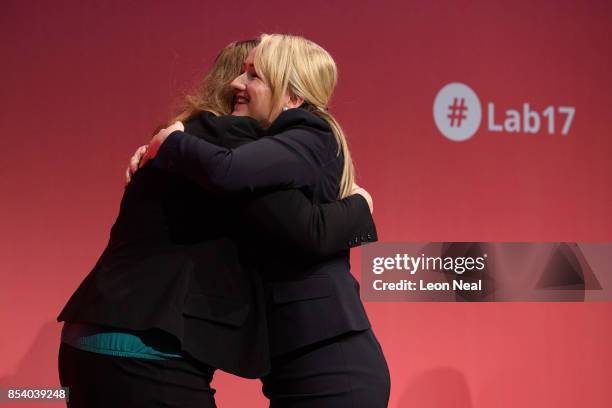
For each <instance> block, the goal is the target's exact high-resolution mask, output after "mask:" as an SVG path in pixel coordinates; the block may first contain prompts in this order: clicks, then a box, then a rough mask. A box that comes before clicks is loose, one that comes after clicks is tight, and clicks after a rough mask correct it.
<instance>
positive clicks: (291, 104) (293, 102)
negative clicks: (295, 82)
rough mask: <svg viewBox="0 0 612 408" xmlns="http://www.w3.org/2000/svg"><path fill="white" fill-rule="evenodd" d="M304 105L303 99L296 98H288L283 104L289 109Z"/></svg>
mask: <svg viewBox="0 0 612 408" xmlns="http://www.w3.org/2000/svg"><path fill="white" fill-rule="evenodd" d="M303 103H304V99H303V98H299V97H297V96H290V97H289V98H288V100H287V102H286V103H285V106H286V107H287V108H289V109H293V108H299V107H300V106H302V104H303Z"/></svg>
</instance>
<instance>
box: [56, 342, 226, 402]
mask: <svg viewBox="0 0 612 408" xmlns="http://www.w3.org/2000/svg"><path fill="white" fill-rule="evenodd" d="M213 373H214V369H213V368H211V367H208V366H206V365H204V364H201V363H199V362H197V361H195V360H190V359H182V360H149V359H142V358H131V357H114V356H109V355H104V354H98V353H90V352H88V351H83V350H79V349H76V348H74V347H72V346H69V345H67V344H65V343H61V345H60V350H59V375H60V382H61V384H62V387H69V389H68V395H69V400H68V403H67V405H68V407H70V408H98V407H99V408H111V407H112V408H123V407H125V408H128V407H129V408H145V407H146V408H154V407H165V408H168V407H177V408H178V407H181V408H192V407H193V408H195V407H197V408H214V407H216V405H215V399H214V393H215V390H214V389H212V388H210V382H211V381H212V377H213Z"/></svg>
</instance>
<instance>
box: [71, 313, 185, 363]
mask: <svg viewBox="0 0 612 408" xmlns="http://www.w3.org/2000/svg"><path fill="white" fill-rule="evenodd" d="M62 342H63V343H66V344H68V345H70V346H72V347H75V348H77V349H80V350H84V351H89V352H92V353H99V354H106V355H111V356H118V357H136V358H146V359H150V360H168V359H177V358H179V359H180V358H182V356H181V354H180V350H177V346H176V344H172V342H171V341H169V338H168V337H164V336H163V335H162V334H161V332H154V331H151V330H148V331H136V330H124V329H117V328H112V327H104V326H97V325H92V324H84V323H68V322H66V323H64V328H63V329H62Z"/></svg>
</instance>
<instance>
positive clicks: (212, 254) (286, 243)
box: [58, 114, 375, 377]
mask: <svg viewBox="0 0 612 408" xmlns="http://www.w3.org/2000/svg"><path fill="white" fill-rule="evenodd" d="M186 130H187V131H189V132H191V133H193V134H196V135H198V136H200V137H203V138H206V139H207V140H209V141H211V142H214V143H218V144H221V145H223V146H230V147H236V146H239V145H241V144H244V143H246V142H252V141H253V140H255V139H257V138H258V137H260V136H261V130H260V129H259V128H258V126H257V125H256V124H255V123H254V122H253V121H250V120H248V119H241V118H232V117H221V118H214V117H212V116H211V115H208V114H203V115H201V116H199V117H198V118H197V119H196V120H192V121H190V122H188V123H187V124H186ZM245 217H246V218H245ZM246 222H249V225H250V228H253V230H252V232H251V231H249V234H252V235H251V236H256V237H257V236H258V237H265V236H269V238H267V239H272V240H274V241H275V242H276V245H278V246H279V247H284V248H285V249H286V250H287V251H292V253H294V256H295V257H297V258H298V259H303V260H306V259H312V260H314V259H318V258H322V257H326V256H329V255H330V254H333V253H334V252H337V251H341V250H343V249H345V248H346V247H347V242H348V241H349V240H352V239H353V237H354V236H355V235H359V234H360V233H361V232H364V231H370V232H371V233H375V228H374V225H373V223H372V220H371V217H370V214H369V210H368V208H367V203H365V200H363V198H362V197H357V196H356V197H350V198H348V199H346V200H343V201H340V202H337V203H332V204H326V205H321V206H313V205H312V203H311V202H310V201H309V200H308V199H307V198H306V197H305V196H304V194H303V193H301V192H300V191H297V190H287V191H283V192H275V193H271V194H267V195H262V196H260V197H257V198H256V199H243V200H235V199H234V200H223V199H221V198H213V197H211V196H210V194H208V193H206V192H204V191H203V189H201V188H200V187H199V186H197V185H196V184H194V183H193V182H191V181H189V180H187V179H185V178H184V177H181V176H179V175H177V174H173V173H170V172H166V171H163V170H160V169H158V168H155V167H154V166H152V165H150V164H148V165H146V166H145V167H144V168H143V169H141V170H139V171H138V172H137V173H136V174H135V175H134V177H133V179H132V181H131V183H130V184H129V185H128V186H127V187H126V190H125V193H124V196H123V198H122V201H121V206H120V211H119V215H118V217H117V220H116V221H115V223H114V225H113V228H112V230H111V235H110V240H109V243H108V245H107V247H106V249H105V250H104V252H103V253H102V255H101V256H100V259H99V260H98V262H97V263H96V265H95V267H94V268H93V270H92V271H91V272H90V273H89V275H88V276H87V277H86V278H85V280H84V281H83V282H82V283H81V285H80V286H79V288H78V289H77V290H76V292H75V293H74V294H73V296H72V297H71V298H70V300H69V301H68V303H67V304H66V306H65V307H64V309H63V310H62V312H61V313H60V315H59V317H58V320H59V321H69V322H86V323H93V324H100V325H106V326H112V327H118V328H125V329H133V330H149V329H156V330H161V331H162V332H163V333H167V334H169V335H171V336H173V338H174V339H176V342H177V347H180V348H181V349H182V350H183V351H184V352H186V353H188V354H190V355H192V356H194V357H195V358H196V359H198V360H200V361H202V362H204V363H206V364H209V365H211V366H213V367H217V368H220V369H223V370H225V371H228V372H231V373H234V374H237V375H241V376H245V377H258V376H262V375H264V374H265V373H266V372H267V370H268V369H269V343H268V336H267V335H268V330H267V326H266V318H265V316H266V314H265V311H264V301H263V296H264V293H263V289H262V283H261V279H260V278H259V276H258V275H257V274H254V273H253V271H252V265H253V261H252V255H251V254H249V251H246V250H242V249H241V248H240V246H239V245H237V243H238V242H246V241H248V239H246V238H242V234H245V229H244V228H242V226H243V225H244V224H245V223H246ZM341 225H344V226H345V227H343V228H340V226H341ZM318 242H323V244H322V245H313V243H318ZM351 242H352V241H351ZM311 262H312V261H311Z"/></svg>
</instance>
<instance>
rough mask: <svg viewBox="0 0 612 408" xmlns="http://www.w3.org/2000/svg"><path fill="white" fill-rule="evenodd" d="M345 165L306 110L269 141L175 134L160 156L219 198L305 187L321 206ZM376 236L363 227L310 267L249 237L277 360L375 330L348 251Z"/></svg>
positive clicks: (271, 132) (158, 162) (283, 121)
mask: <svg viewBox="0 0 612 408" xmlns="http://www.w3.org/2000/svg"><path fill="white" fill-rule="evenodd" d="M342 165H343V159H342V156H341V155H339V154H338V146H337V143H336V141H335V138H334V136H333V133H332V132H331V129H330V127H329V126H328V124H327V123H326V122H325V121H323V120H322V119H320V118H318V117H317V116H315V115H314V114H312V113H310V112H308V111H306V110H305V109H290V110H288V111H286V112H283V113H281V115H280V116H279V117H278V119H277V120H276V121H275V122H274V123H273V124H272V126H271V127H270V128H269V129H268V135H267V136H265V137H262V138H260V139H259V140H257V141H255V142H253V143H250V144H246V145H243V146H240V147H238V148H233V149H231V148H226V147H223V146H217V145H213V144H211V143H208V142H206V141H205V140H203V139H201V138H196V137H193V136H190V135H189V134H187V133H185V132H180V131H177V132H173V133H172V134H171V135H169V137H168V138H167V139H166V141H165V142H164V144H162V146H161V148H160V150H159V152H158V155H157V157H156V159H155V166H157V167H159V168H164V169H168V170H172V171H174V172H177V173H179V174H182V175H184V176H186V177H188V178H190V179H192V180H194V181H196V182H197V183H199V184H200V185H202V186H203V187H204V188H206V189H208V190H210V191H215V192H217V193H218V194H228V195H234V194H241V193H257V192H261V191H268V190H269V189H278V188H299V189H301V190H302V191H303V192H304V193H305V194H306V195H307V196H308V197H310V198H312V199H313V200H314V201H315V202H318V203H321V202H332V201H333V200H335V199H336V196H337V194H338V185H339V180H340V176H341V173H342ZM254 208H256V206H255V207H254ZM281 211H282V210H281ZM261 213H265V211H262V212H261ZM252 219H257V217H256V216H255V217H252ZM340 225H341V224H338V228H340ZM247 235H248V234H247ZM269 237H270V236H268V238H269ZM375 239H376V236H375V233H374V231H373V229H368V228H365V229H361V231H360V232H359V233H357V234H355V235H354V236H353V238H349V239H348V241H347V242H346V247H345V250H344V251H342V252H339V253H337V254H336V255H335V256H334V257H333V258H330V259H326V260H324V261H321V262H309V263H305V262H302V261H301V260H300V259H296V258H295V257H294V256H292V255H291V254H287V253H286V251H284V250H283V249H282V248H281V247H278V246H277V245H276V244H274V243H273V242H270V241H269V240H268V239H267V238H266V237H262V238H261V239H257V238H255V237H251V239H249V240H248V241H249V242H250V243H251V244H250V245H248V246H247V247H248V248H249V249H250V250H251V252H252V253H255V254H254V255H253V257H252V259H256V261H255V262H256V263H257V264H258V265H259V266H260V268H261V270H260V273H261V274H262V276H263V278H264V287H265V293H266V311H267V317H268V325H269V335H270V345H271V351H272V354H273V355H280V354H283V353H286V352H289V351H292V350H295V349H297V348H300V347H302V346H306V345H308V344H312V343H315V342H318V341H321V340H325V339H328V338H331V337H334V336H337V335H340V334H343V333H346V332H349V331H357V330H364V329H367V328H369V327H370V324H369V321H368V319H367V316H366V313H365V310H364V308H363V305H362V303H361V301H360V298H359V285H358V283H357V281H356V280H355V279H354V278H353V276H352V275H351V273H350V265H349V252H348V248H349V247H351V246H355V245H358V244H360V243H361V242H368V241H373V240H375Z"/></svg>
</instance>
